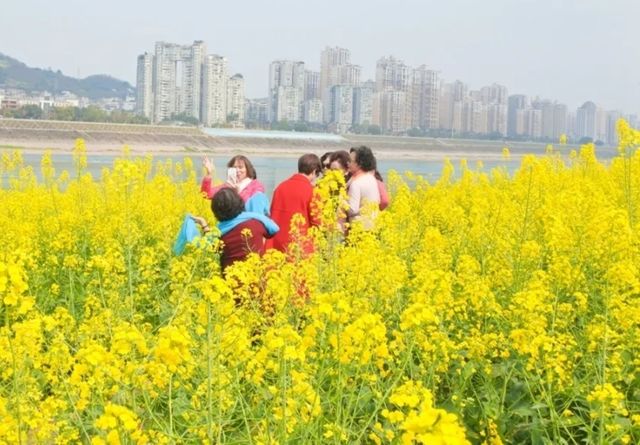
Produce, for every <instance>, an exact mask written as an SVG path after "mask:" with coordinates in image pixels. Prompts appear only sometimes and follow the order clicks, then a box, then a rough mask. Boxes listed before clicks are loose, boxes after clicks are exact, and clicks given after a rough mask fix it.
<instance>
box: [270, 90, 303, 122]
mask: <svg viewBox="0 0 640 445" xmlns="http://www.w3.org/2000/svg"><path fill="white" fill-rule="evenodd" d="M300 96H301V93H300V89H299V88H296V87H291V86H289V87H285V86H279V87H277V88H276V89H275V101H274V102H273V103H275V107H276V108H275V110H273V112H274V114H273V117H274V118H273V119H272V122H280V121H288V122H296V121H299V120H301V116H300V114H301V101H300Z"/></svg>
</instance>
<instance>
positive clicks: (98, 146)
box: [0, 119, 607, 161]
mask: <svg viewBox="0 0 640 445" xmlns="http://www.w3.org/2000/svg"><path fill="white" fill-rule="evenodd" d="M78 138H82V139H84V140H85V142H86V146H87V151H88V153H89V154H95V155H117V154H118V153H121V152H122V150H123V147H124V146H127V147H128V148H129V150H130V152H132V153H134V154H140V155H144V154H153V155H160V156H162V155H180V154H190V155H198V154H203V155H204V154H211V155H216V156H231V155H234V154H245V155H248V156H264V157H285V158H290V157H298V156H300V155H302V154H304V153H309V152H312V153H316V154H319V155H320V154H322V153H325V152H327V151H336V150H348V149H349V148H350V147H353V146H358V145H367V146H369V147H371V149H372V150H373V151H374V152H375V153H376V156H377V157H378V158H380V159H407V160H409V159H416V160H442V159H444V158H449V159H452V160H457V159H468V160H470V161H473V160H499V159H502V157H503V148H504V147H505V146H506V147H508V148H509V151H510V153H511V156H512V157H513V158H516V159H518V158H520V157H521V156H522V155H524V154H528V153H534V154H541V153H544V151H545V147H546V144H543V143H534V142H517V141H487V140H469V139H439V138H412V137H393V136H372V135H344V136H337V135H336V136H332V135H325V134H313V133H282V132H264V131H251V130H241V131H240V130H238V131H234V130H228V131H225V132H224V133H222V134H220V135H218V134H216V133H215V132H213V131H209V130H205V131H201V130H200V129H198V128H195V127H169V126H152V125H123V124H102V123H83V122H56V121H24V120H13V119H1V120H0V150H3V149H11V148H20V149H22V150H23V151H24V152H27V153H39V152H42V151H44V150H52V151H53V152H54V153H59V154H67V153H71V151H72V150H73V146H74V143H75V140H76V139H78ZM557 148H559V147H556V149H557ZM575 148H577V147H575V146H562V147H561V150H562V151H563V152H567V153H568V152H569V151H570V150H571V149H575ZM599 150H605V151H606V150H607V149H599Z"/></svg>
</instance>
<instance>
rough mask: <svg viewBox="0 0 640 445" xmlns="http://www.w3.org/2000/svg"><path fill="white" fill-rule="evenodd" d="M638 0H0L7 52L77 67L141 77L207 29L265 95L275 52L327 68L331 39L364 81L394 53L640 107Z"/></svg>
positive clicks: (447, 73)
mask: <svg viewBox="0 0 640 445" xmlns="http://www.w3.org/2000/svg"><path fill="white" fill-rule="evenodd" d="M639 17H640V1H639V0H475V1H474V0H422V1H418V0H396V1H393V2H391V1H380V0H370V1H360V0H357V1H349V0H341V1H337V0H322V1H308V0H307V1H304V0H298V1H293V0H262V1H258V0H255V1H241V0H226V1H220V0H209V1H192V0H180V1H175V0H174V1H166V0H154V1H147V0H128V1H124V0H109V1H102V2H92V1H87V0H82V1H80V0H57V1H55V2H51V1H45V0H2V5H1V6H0V52H2V53H5V54H7V55H9V56H13V57H15V58H17V59H20V60H22V61H24V62H25V63H27V64H28V65H31V66H37V67H51V68H53V69H61V70H62V71H63V72H64V73H65V74H68V75H72V76H77V75H78V74H80V76H81V77H85V76H88V75H90V74H98V73H106V74H111V75H113V76H115V77H118V78H121V79H125V80H128V81H130V82H132V83H135V75H136V56H137V55H138V54H141V53H143V52H145V51H152V50H153V47H154V42H155V41H156V40H165V41H169V42H175V43H190V42H192V41H193V40H204V41H205V42H206V43H207V46H208V51H209V52H210V53H216V54H221V55H224V56H226V57H227V58H228V60H229V66H230V75H231V74H233V73H235V72H240V73H242V74H243V75H244V77H245V79H246V84H247V96H248V97H262V96H266V94H267V85H268V80H267V73H268V66H269V62H271V61H272V60H275V59H295V60H302V61H304V62H306V64H307V65H308V66H309V67H310V68H312V69H319V67H320V51H321V50H322V48H324V47H325V46H327V45H329V46H342V47H345V48H348V49H350V50H351V57H352V61H353V63H356V64H359V65H361V66H362V69H363V80H366V79H367V78H373V76H374V72H375V63H376V60H377V59H378V58H380V57H381V56H383V55H389V54H392V55H394V56H396V57H398V58H400V59H403V60H404V61H405V62H406V63H407V64H409V65H411V66H417V65H420V64H426V65H428V66H429V67H431V68H433V69H436V70H438V71H440V72H441V75H442V77H443V78H444V79H445V80H447V81H451V80H455V79H460V80H463V81H465V82H467V83H468V84H469V86H470V88H473V89H475V88H480V87H481V86H483V85H487V84H490V83H492V82H498V83H501V84H504V85H506V86H507V87H508V89H509V94H515V93H524V94H528V95H532V96H534V95H540V96H541V97H543V98H549V99H557V100H558V101H560V102H564V103H566V104H567V105H569V107H570V108H573V107H576V106H579V105H581V104H582V103H583V102H585V101H586V100H592V101H594V102H596V103H597V104H599V105H601V106H603V107H605V108H607V109H621V110H622V111H625V112H628V113H630V112H640V32H638V29H639V28H638V25H637V24H638V18H639Z"/></svg>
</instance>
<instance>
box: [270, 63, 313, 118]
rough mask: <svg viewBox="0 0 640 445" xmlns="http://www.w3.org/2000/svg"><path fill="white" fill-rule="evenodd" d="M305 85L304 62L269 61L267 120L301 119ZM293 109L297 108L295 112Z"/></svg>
mask: <svg viewBox="0 0 640 445" xmlns="http://www.w3.org/2000/svg"><path fill="white" fill-rule="evenodd" d="M305 86H306V76H305V69H304V62H298V61H291V60H275V61H273V62H271V64H270V65H269V110H270V112H269V120H270V121H271V122H277V121H280V120H284V119H286V120H288V121H298V120H301V118H302V116H301V114H302V102H303V101H304V97H305V96H304V95H305ZM292 90H295V92H294V91H292ZM283 101H284V102H283ZM294 109H297V110H298V111H297V114H296V113H294V111H293V110H294ZM284 116H287V117H284Z"/></svg>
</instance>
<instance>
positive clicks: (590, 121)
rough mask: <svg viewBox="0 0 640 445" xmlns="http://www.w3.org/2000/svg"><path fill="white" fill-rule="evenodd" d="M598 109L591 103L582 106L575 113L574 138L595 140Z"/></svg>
mask: <svg viewBox="0 0 640 445" xmlns="http://www.w3.org/2000/svg"><path fill="white" fill-rule="evenodd" d="M597 113H598V107H597V106H596V104H594V103H593V102H591V101H588V102H585V103H584V104H582V106H581V107H580V108H578V111H577V112H576V138H577V139H582V138H591V139H593V140H594V141H595V140H596V130H597V129H596V126H597Z"/></svg>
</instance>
